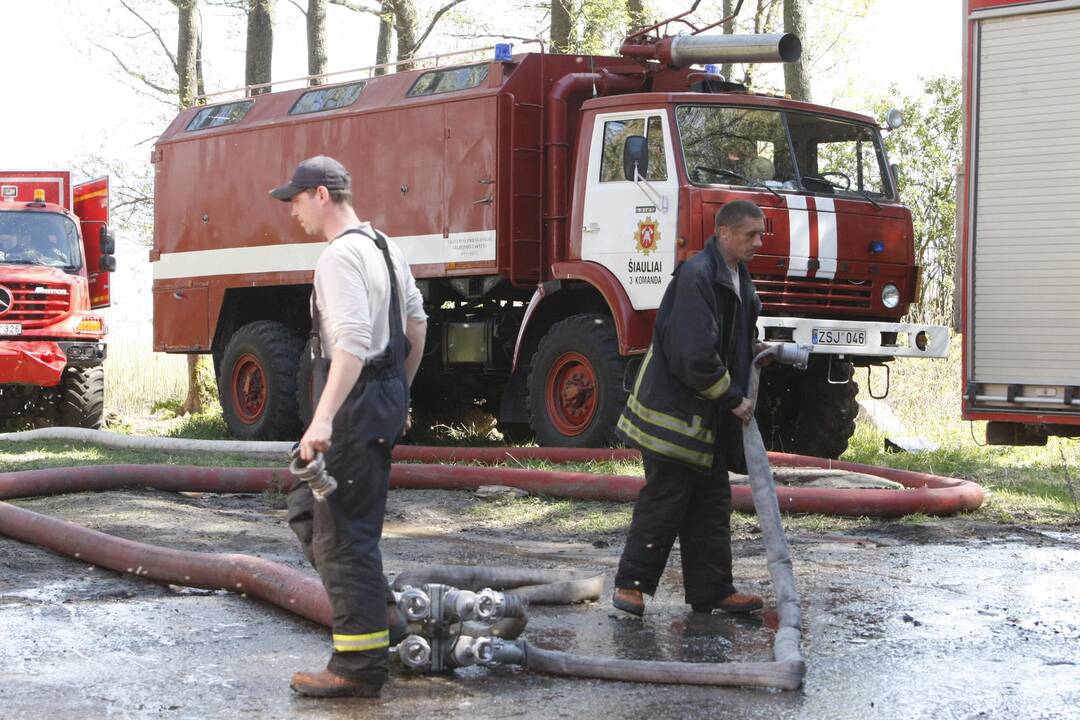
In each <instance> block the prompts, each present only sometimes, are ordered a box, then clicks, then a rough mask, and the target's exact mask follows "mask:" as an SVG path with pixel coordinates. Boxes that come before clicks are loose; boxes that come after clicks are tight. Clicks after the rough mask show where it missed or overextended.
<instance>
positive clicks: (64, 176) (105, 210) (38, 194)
mask: <svg viewBox="0 0 1080 720" xmlns="http://www.w3.org/2000/svg"><path fill="white" fill-rule="evenodd" d="M108 221H109V181H108V178H101V179H98V180H92V181H90V182H87V183H83V184H81V185H75V186H72V184H71V173H70V172H68V171H66V170H61V171H40V170H35V171H18V170H14V171H9V170H5V171H0V418H3V419H11V418H26V419H28V420H30V421H31V422H33V423H34V424H59V425H70V426H76V427H88V428H97V427H100V426H101V419H102V410H103V405H104V398H105V374H104V370H103V369H102V362H103V361H104V359H105V342H104V338H105V321H104V319H103V318H102V316H101V315H100V314H99V313H96V312H94V311H95V310H97V309H99V308H104V307H107V306H108V305H109V273H110V272H112V271H113V270H115V269H116V258H115V257H114V256H113V253H114V252H115V242H114V240H113V237H112V235H111V234H110V233H109V231H108V227H107V226H108Z"/></svg>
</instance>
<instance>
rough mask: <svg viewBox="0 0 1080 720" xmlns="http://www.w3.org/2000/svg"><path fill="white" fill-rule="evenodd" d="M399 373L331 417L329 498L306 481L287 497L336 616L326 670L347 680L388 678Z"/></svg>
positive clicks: (357, 392) (368, 384)
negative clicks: (389, 498) (388, 568)
mask: <svg viewBox="0 0 1080 720" xmlns="http://www.w3.org/2000/svg"><path fill="white" fill-rule="evenodd" d="M406 402H407V401H406V390H405V384H404V382H403V380H402V379H401V377H400V376H396V377H393V376H392V377H383V378H381V379H373V380H367V381H365V380H363V378H362V379H361V381H360V382H358V383H357V385H356V386H355V387H354V388H353V389H352V391H351V392H350V393H349V396H348V397H347V398H346V400H345V402H344V403H342V406H341V409H340V410H339V411H338V413H337V415H336V416H334V422H333V430H332V434H331V436H330V449H329V450H327V452H326V455H325V461H326V469H327V472H329V473H330V474H331V475H332V476H333V477H334V478H335V479H336V480H337V482H338V487H337V490H335V491H334V492H333V493H331V494H330V495H329V496H328V497H327V499H326V500H325V501H321V500H316V499H315V498H314V496H313V495H312V492H311V489H310V488H309V487H308V485H307V483H297V484H296V485H295V486H294V487H293V489H292V490H291V491H290V492H289V515H288V517H289V525H290V527H292V529H293V532H295V533H296V535H297V537H299V538H300V544H301V545H302V546H303V549H304V555H305V556H306V557H307V559H308V561H310V562H311V564H312V565H313V566H315V569H316V570H317V571H318V573H319V577H321V578H322V582H323V586H324V587H325V588H326V593H327V595H329V597H330V606H331V609H332V611H333V645H334V651H333V655H332V656H331V658H330V663H329V664H328V665H327V668H328V669H329V670H330V671H331V672H334V673H336V674H338V675H341V676H342V677H346V678H349V679H352V680H364V681H371V682H381V681H384V680H385V679H386V677H387V674H388V672H389V645H390V642H389V630H388V628H387V608H386V605H387V602H388V600H390V601H392V597H393V596H392V595H390V594H389V588H388V586H387V582H386V577H385V576H384V575H383V570H382V554H381V553H380V552H379V539H380V538H381V536H382V527H383V514H384V512H385V510H386V492H387V489H388V487H389V482H390V452H391V450H392V449H393V446H394V443H395V442H396V441H397V438H398V436H399V435H400V433H401V430H402V426H403V424H404V418H405V412H406Z"/></svg>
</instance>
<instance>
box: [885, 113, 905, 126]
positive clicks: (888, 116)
mask: <svg viewBox="0 0 1080 720" xmlns="http://www.w3.org/2000/svg"><path fill="white" fill-rule="evenodd" d="M903 124H904V114H903V113H902V112H900V111H899V110H898V109H897V108H893V109H892V110H890V111H889V112H887V113H885V125H886V127H888V128H889V129H890V130H899V129H900V128H901V127H902V126H903Z"/></svg>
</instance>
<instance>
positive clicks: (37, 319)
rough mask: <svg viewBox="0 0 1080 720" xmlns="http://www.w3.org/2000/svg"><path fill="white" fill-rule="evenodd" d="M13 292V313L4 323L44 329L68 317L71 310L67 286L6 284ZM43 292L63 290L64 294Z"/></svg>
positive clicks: (5, 318)
mask: <svg viewBox="0 0 1080 720" xmlns="http://www.w3.org/2000/svg"><path fill="white" fill-rule="evenodd" d="M4 286H5V287H6V288H7V289H8V290H10V291H11V295H12V303H11V312H9V313H7V314H6V315H4V317H3V322H17V323H22V326H23V327H24V328H36V327H44V326H46V325H49V324H50V323H52V322H55V321H56V320H57V319H58V318H60V317H62V316H64V315H66V314H67V313H68V312H69V311H70V309H71V292H70V290H69V289H68V286H67V285H60V284H52V283H34V282H15V283H5V284H4ZM41 290H48V291H56V290H63V291H64V294H62V295H61V294H58V293H57V294H53V293H52V292H48V293H43V292H40V291H41Z"/></svg>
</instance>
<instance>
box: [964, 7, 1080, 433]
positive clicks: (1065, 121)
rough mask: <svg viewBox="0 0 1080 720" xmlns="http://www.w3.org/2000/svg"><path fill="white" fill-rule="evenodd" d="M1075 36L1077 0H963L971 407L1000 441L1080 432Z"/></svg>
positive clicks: (967, 389)
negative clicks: (1059, 0) (1060, 0)
mask: <svg viewBox="0 0 1080 720" xmlns="http://www.w3.org/2000/svg"><path fill="white" fill-rule="evenodd" d="M1077 33H1080V2H1075V1H1072V2H1050V1H1047V2H1032V1H1031V0H1025V1H1024V2H1020V0H966V3H965V19H964V35H965V42H964V48H965V52H964V66H965V68H964V103H965V105H964V107H965V113H966V123H965V147H964V167H965V172H964V173H963V175H964V180H965V182H964V184H963V186H962V187H963V191H962V193H961V221H962V224H961V231H962V243H961V273H962V278H963V282H962V286H961V287H962V294H961V324H962V330H963V343H964V344H963V358H964V360H963V373H964V387H963V393H964V395H963V413H964V417H965V418H966V419H969V420H988V421H989V422H988V423H987V428H986V439H987V441H988V442H990V443H993V444H1001V445H1042V444H1045V443H1046V438H1047V436H1049V435H1063V436H1069V437H1074V436H1078V435H1080V364H1078V363H1077V352H1078V351H1080V284H1078V283H1077V281H1076V272H1077V270H1080V233H1078V232H1077V227H1078V226H1080V209H1078V207H1077V202H1076V197H1075V196H1074V195H1072V194H1071V193H1072V192H1073V191H1074V190H1075V188H1077V187H1080V134H1078V133H1077V132H1076V129H1075V118H1076V114H1077V111H1080V100H1078V99H1077V98H1080V71H1078V70H1077V63H1078V62H1080V44H1078V43H1077V41H1076V38H1077ZM1051 190H1053V191H1054V192H1050V191H1051ZM1059 192H1060V196H1059Z"/></svg>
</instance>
